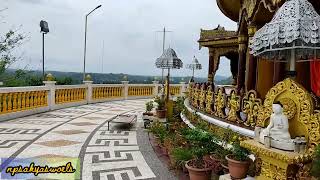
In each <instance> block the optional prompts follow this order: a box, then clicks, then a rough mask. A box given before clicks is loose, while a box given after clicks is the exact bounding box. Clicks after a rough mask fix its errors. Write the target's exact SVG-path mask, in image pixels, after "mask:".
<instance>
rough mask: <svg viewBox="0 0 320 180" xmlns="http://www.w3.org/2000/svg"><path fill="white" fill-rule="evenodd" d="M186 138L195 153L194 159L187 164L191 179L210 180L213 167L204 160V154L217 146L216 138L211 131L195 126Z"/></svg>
mask: <svg viewBox="0 0 320 180" xmlns="http://www.w3.org/2000/svg"><path fill="white" fill-rule="evenodd" d="M186 139H187V140H188V141H189V143H190V145H191V149H190V151H191V153H192V155H193V159H192V160H190V161H188V162H187V163H186V165H185V166H186V168H187V169H188V171H189V176H190V180H209V179H210V178H211V172H212V169H211V167H210V165H209V164H208V163H207V162H206V161H205V160H204V156H205V155H208V154H209V153H210V151H211V150H212V149H214V147H215V146H217V144H216V140H215V138H214V137H213V136H212V135H211V134H210V133H207V132H205V131H203V130H201V129H198V128H195V129H192V130H189V131H187V133H186Z"/></svg>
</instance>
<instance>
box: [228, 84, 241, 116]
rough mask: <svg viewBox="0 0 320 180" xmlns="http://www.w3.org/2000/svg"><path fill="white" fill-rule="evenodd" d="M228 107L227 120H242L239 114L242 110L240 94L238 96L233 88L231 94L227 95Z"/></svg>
mask: <svg viewBox="0 0 320 180" xmlns="http://www.w3.org/2000/svg"><path fill="white" fill-rule="evenodd" d="M227 107H228V108H229V113H228V116H227V120H229V121H232V122H240V118H239V117H238V114H237V112H238V111H239V110H240V96H237V94H236V91H235V90H231V92H230V95H228V96H227Z"/></svg>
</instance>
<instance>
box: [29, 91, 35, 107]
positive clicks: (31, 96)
mask: <svg viewBox="0 0 320 180" xmlns="http://www.w3.org/2000/svg"><path fill="white" fill-rule="evenodd" d="M33 96H34V92H33V91H31V92H30V108H31V109H32V108H33V106H34V102H33Z"/></svg>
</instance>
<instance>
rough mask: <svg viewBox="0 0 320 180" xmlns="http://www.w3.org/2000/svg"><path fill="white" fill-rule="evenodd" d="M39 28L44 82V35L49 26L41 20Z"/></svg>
mask: <svg viewBox="0 0 320 180" xmlns="http://www.w3.org/2000/svg"><path fill="white" fill-rule="evenodd" d="M40 28H41V33H42V77H43V80H45V74H44V35H45V34H47V33H48V32H49V25H48V23H47V22H46V21H44V20H42V21H40Z"/></svg>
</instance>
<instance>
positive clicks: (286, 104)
mask: <svg viewBox="0 0 320 180" xmlns="http://www.w3.org/2000/svg"><path fill="white" fill-rule="evenodd" d="M279 101H280V103H281V104H282V105H283V111H284V114H285V115H287V117H288V119H289V120H290V119H292V118H294V116H295V115H296V113H297V106H296V103H294V101H293V100H292V99H289V98H282V99H280V100H279Z"/></svg>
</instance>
